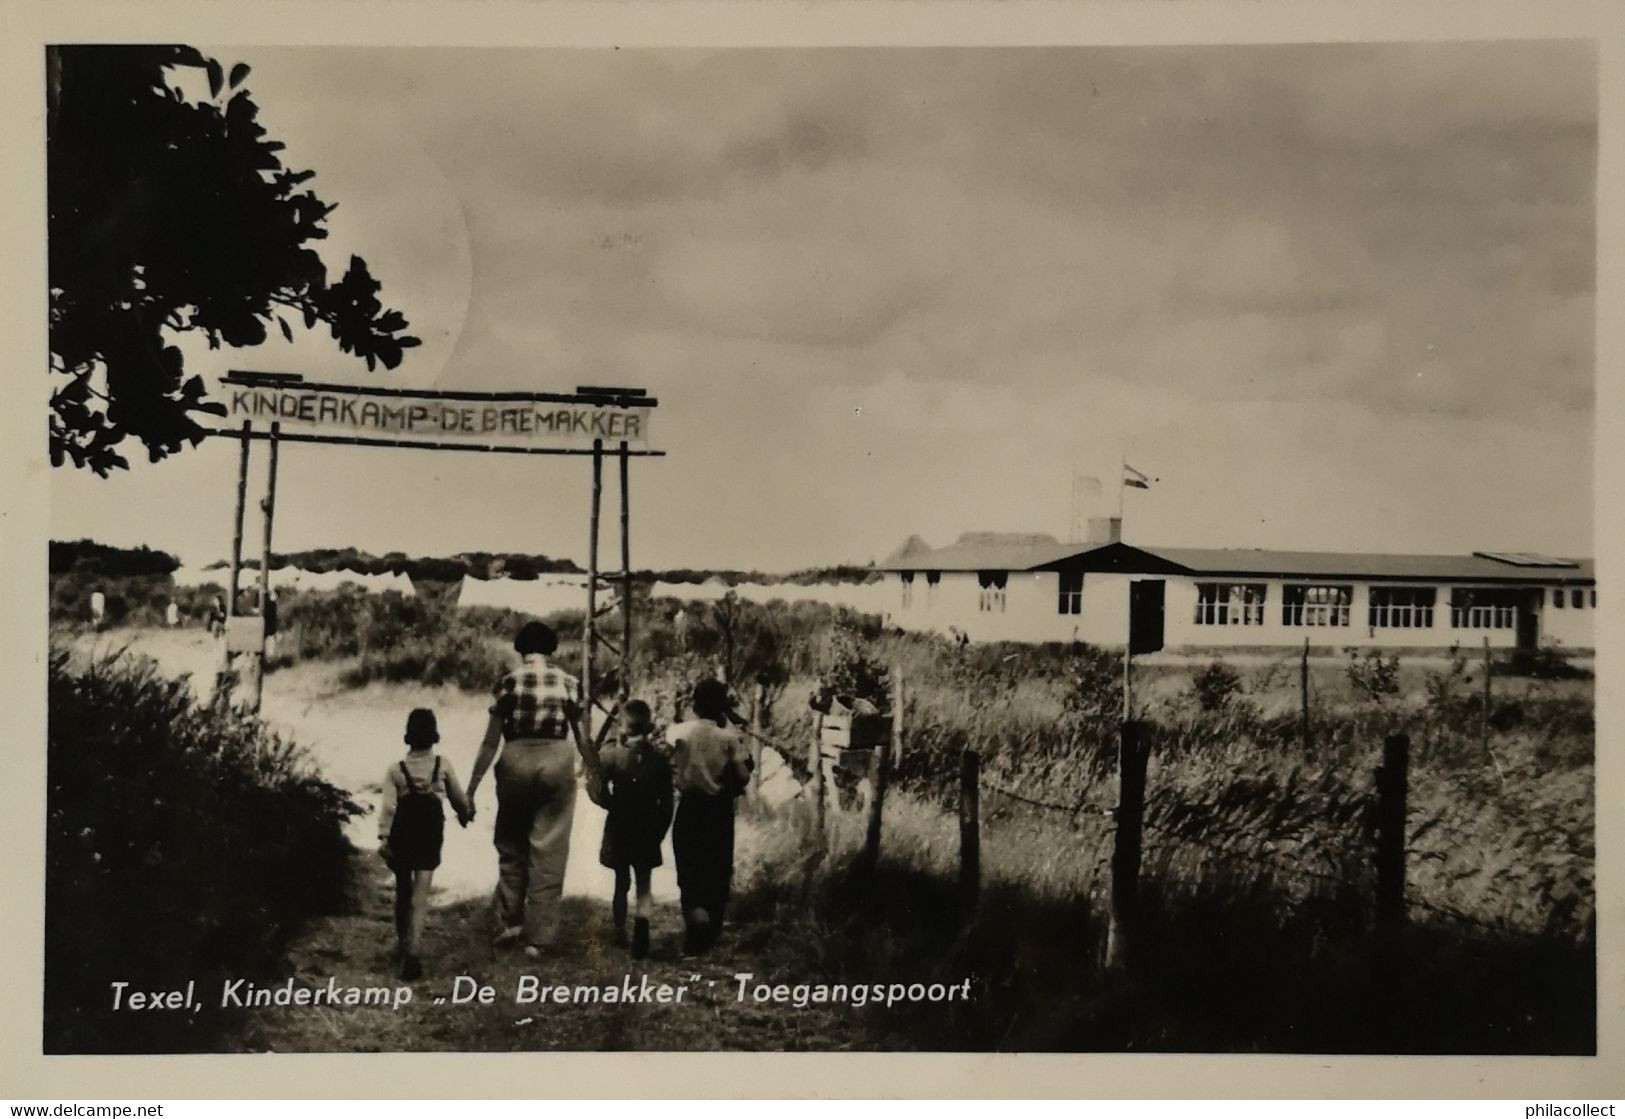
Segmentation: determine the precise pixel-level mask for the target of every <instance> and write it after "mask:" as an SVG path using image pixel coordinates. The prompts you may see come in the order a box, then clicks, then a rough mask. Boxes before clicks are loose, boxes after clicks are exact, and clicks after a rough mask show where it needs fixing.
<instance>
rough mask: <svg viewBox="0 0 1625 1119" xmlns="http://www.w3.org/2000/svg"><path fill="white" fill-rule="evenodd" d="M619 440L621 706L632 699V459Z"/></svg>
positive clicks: (624, 444) (624, 441) (623, 442)
mask: <svg viewBox="0 0 1625 1119" xmlns="http://www.w3.org/2000/svg"><path fill="white" fill-rule="evenodd" d="M627 449H628V448H627V446H626V440H624V439H623V440H621V450H620V455H619V457H620V460H621V462H620V466H621V689H620V696H621V703H622V704H625V703H626V701H627V700H629V699H631V698H632V496H631V491H630V490H629V489H628V486H627V482H628V479H629V477H630V475H631V464H632V456H631V455H629V454H628V453H627Z"/></svg>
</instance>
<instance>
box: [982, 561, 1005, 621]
mask: <svg viewBox="0 0 1625 1119" xmlns="http://www.w3.org/2000/svg"><path fill="white" fill-rule="evenodd" d="M1008 578H1009V575H1008V573H1007V572H1003V571H978V572H977V573H976V582H977V584H978V585H979V586H980V587H981V588H982V595H981V598H980V599H979V600H978V601H977V604H976V608H977V609H978V610H981V611H983V612H984V613H991V614H1002V613H1004V584H1005V581H1006V580H1007V579H1008Z"/></svg>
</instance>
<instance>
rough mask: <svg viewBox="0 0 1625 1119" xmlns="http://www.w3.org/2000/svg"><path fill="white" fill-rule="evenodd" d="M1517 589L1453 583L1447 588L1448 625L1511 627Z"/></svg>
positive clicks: (1492, 627) (1461, 627)
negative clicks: (1454, 586)
mask: <svg viewBox="0 0 1625 1119" xmlns="http://www.w3.org/2000/svg"><path fill="white" fill-rule="evenodd" d="M1519 595H1520V592H1518V591H1509V590H1489V589H1485V588H1477V589H1474V588H1469V587H1457V588H1456V589H1455V590H1453V591H1451V592H1450V628H1451V629H1512V628H1513V627H1514V626H1516V625H1517V624H1518V599H1519Z"/></svg>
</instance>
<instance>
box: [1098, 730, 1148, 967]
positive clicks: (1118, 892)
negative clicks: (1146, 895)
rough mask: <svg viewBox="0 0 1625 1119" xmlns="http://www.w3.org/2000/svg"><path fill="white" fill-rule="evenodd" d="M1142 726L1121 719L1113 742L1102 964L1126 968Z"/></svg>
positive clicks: (1141, 790) (1141, 808)
mask: <svg viewBox="0 0 1625 1119" xmlns="http://www.w3.org/2000/svg"><path fill="white" fill-rule="evenodd" d="M1144 731H1145V726H1144V724H1142V723H1138V722H1134V721H1133V720H1128V721H1125V722H1124V723H1123V724H1122V727H1121V728H1120V730H1119V732H1118V743H1117V811H1116V813H1115V816H1116V824H1117V826H1116V829H1115V831H1114V833H1113V840H1112V886H1111V922H1110V924H1109V925H1108V927H1107V930H1106V966H1107V967H1109V968H1112V969H1114V970H1118V971H1122V970H1127V968H1128V966H1129V954H1130V952H1131V950H1132V941H1133V936H1134V926H1135V918H1136V909H1135V907H1136V903H1137V901H1138V898H1139V891H1140V846H1141V844H1140V838H1141V828H1142V826H1143V825H1142V822H1143V819H1144V815H1145V766H1146V758H1147V755H1148V753H1149V751H1148V750H1147V749H1146V745H1145V734H1144Z"/></svg>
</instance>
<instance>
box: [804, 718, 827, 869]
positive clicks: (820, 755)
mask: <svg viewBox="0 0 1625 1119" xmlns="http://www.w3.org/2000/svg"><path fill="white" fill-rule="evenodd" d="M807 761H808V763H809V764H810V765H811V766H812V786H813V833H814V834H815V835H816V836H817V839H818V847H819V850H822V849H823V848H824V845H825V842H826V840H825V838H824V811H825V809H824V799H825V794H824V716H823V715H819V716H818V718H817V719H816V720H815V721H814V723H813V736H812V748H811V749H810V750H809V751H808V753H807Z"/></svg>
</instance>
